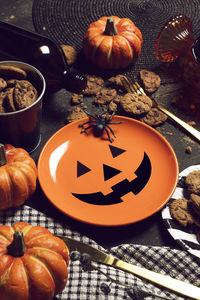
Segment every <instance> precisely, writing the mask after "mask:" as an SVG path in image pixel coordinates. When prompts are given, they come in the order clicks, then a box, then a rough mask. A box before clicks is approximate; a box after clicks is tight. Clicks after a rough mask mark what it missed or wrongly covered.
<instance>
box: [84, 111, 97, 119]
mask: <svg viewBox="0 0 200 300" xmlns="http://www.w3.org/2000/svg"><path fill="white" fill-rule="evenodd" d="M84 112H85V113H86V114H87V115H88V116H89V117H90V118H93V119H95V120H97V116H96V114H95V115H92V114H90V113H89V112H88V111H87V110H84Z"/></svg>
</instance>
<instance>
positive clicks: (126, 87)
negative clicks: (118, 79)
mask: <svg viewBox="0 0 200 300" xmlns="http://www.w3.org/2000/svg"><path fill="white" fill-rule="evenodd" d="M122 83H123V85H124V87H125V89H126V90H127V92H129V93H133V92H135V90H134V89H133V87H132V86H131V84H130V82H129V80H128V78H127V77H126V76H124V77H123V78H122Z"/></svg>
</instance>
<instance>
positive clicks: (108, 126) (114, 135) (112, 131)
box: [105, 124, 116, 138]
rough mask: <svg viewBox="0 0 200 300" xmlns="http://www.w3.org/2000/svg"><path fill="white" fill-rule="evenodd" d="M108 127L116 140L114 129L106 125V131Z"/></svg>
mask: <svg viewBox="0 0 200 300" xmlns="http://www.w3.org/2000/svg"><path fill="white" fill-rule="evenodd" d="M106 127H108V129H109V130H110V132H111V133H112V135H113V136H114V137H115V138H116V135H115V133H114V131H113V130H112V128H111V127H110V126H109V125H108V124H106V126H105V129H106Z"/></svg>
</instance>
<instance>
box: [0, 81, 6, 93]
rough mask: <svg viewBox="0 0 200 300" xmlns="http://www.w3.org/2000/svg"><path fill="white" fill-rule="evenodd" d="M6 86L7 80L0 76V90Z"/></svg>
mask: <svg viewBox="0 0 200 300" xmlns="http://www.w3.org/2000/svg"><path fill="white" fill-rule="evenodd" d="M6 87H7V82H6V81H5V80H4V79H3V78H0V91H2V90H3V89H5V88H6Z"/></svg>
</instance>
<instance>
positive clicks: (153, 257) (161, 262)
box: [0, 206, 200, 300]
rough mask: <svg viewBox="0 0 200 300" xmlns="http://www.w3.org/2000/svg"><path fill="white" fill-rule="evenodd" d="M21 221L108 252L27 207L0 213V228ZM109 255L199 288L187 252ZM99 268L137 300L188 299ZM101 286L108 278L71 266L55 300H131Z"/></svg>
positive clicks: (149, 249) (136, 248) (195, 262)
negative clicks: (133, 289) (132, 291)
mask: <svg viewBox="0 0 200 300" xmlns="http://www.w3.org/2000/svg"><path fill="white" fill-rule="evenodd" d="M19 221H24V222H27V223H30V224H31V225H33V226H36V225H39V226H43V227H46V228H48V229H49V230H50V231H51V232H52V233H53V234H56V235H57V234H58V235H66V236H68V237H72V238H75V239H77V240H80V241H83V242H85V243H89V244H90V245H93V246H94V247H97V248H99V249H102V250H105V249H103V248H102V247H101V246H99V245H97V243H95V242H94V241H93V240H91V239H89V238H88V237H86V236H83V235H80V234H79V233H78V232H73V231H72V230H71V229H70V228H69V227H68V226H67V225H66V224H61V223H60V222H59V221H56V220H54V219H52V218H49V217H47V216H46V215H44V214H43V213H40V212H38V211H36V210H35V209H33V208H30V207H28V206H23V207H21V208H20V209H10V210H7V211H6V212H0V224H8V225H12V224H13V223H15V222H19ZM105 251H106V250H105ZM106 252H109V253H111V254H113V255H115V256H117V257H118V258H121V259H123V260H124V261H127V262H129V263H132V264H136V265H138V266H142V267H145V268H148V269H150V270H153V271H156V272H160V273H162V274H166V275H170V276H172V277H174V278H176V279H180V280H184V281H186V282H190V283H193V284H195V285H197V286H200V276H199V275H200V272H199V263H200V260H199V259H198V258H195V257H194V256H192V255H191V254H189V253H188V252H186V251H181V250H176V249H170V248H169V247H153V246H142V245H134V244H131V245H130V244H123V245H119V246H117V247H114V248H112V249H110V250H109V251H106ZM97 267H98V268H99V269H100V270H101V271H103V272H104V273H107V274H108V275H109V276H110V277H112V278H113V279H114V280H118V281H120V283H122V284H125V285H129V286H132V287H136V288H137V290H138V294H139V296H138V298H137V299H140V300H141V299H168V300H170V299H176V300H177V299H180V300H181V299H187V298H186V297H182V296H180V295H178V294H175V293H172V292H171V291H169V290H167V289H164V288H159V287H157V286H155V285H154V284H152V283H149V282H148V281H146V280H143V279H140V278H138V277H137V276H134V275H132V274H129V273H128V272H124V271H121V270H117V269H114V268H112V267H109V266H105V265H102V264H97ZM102 282H108V280H107V278H106V276H105V275H104V274H102V272H99V271H84V270H83V268H82V265H81V264H80V261H73V262H70V263H69V278H68V283H67V285H66V288H65V289H64V291H63V292H62V293H61V294H59V295H57V296H56V297H55V298H54V300H58V299H59V300H60V299H62V300H65V299H66V300H73V299H78V300H86V299H87V300H89V299H94V300H96V299H102V300H103V299H109V300H118V299H119V300H120V299H130V297H129V296H128V294H127V292H126V289H125V288H124V286H123V285H121V284H116V283H113V282H112V284H111V286H110V287H111V289H110V292H109V294H107V295H106V294H105V293H104V292H103V291H102V290H101V288H100V287H101V284H102ZM140 291H142V293H140ZM147 295H148V296H147ZM134 299H136V298H134Z"/></svg>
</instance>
